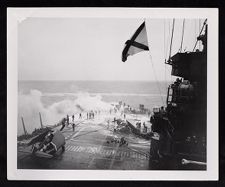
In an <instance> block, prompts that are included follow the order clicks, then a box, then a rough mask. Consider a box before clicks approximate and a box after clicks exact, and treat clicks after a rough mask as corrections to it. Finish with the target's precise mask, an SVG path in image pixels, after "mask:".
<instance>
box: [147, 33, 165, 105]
mask: <svg viewBox="0 0 225 187" xmlns="http://www.w3.org/2000/svg"><path fill="white" fill-rule="evenodd" d="M147 38H148V34H147ZM148 54H149V57H150V61H151V64H152V68H153V72H154V76H155V79H156V83H157V87H158V90H159V93H160V97H161V100H162V103H163V104H165V103H164V100H163V97H162V92H161V89H160V86H159V82H158V79H157V76H156V72H155V69H154V65H153V60H152V56H151V54H150V50H149V53H148Z"/></svg>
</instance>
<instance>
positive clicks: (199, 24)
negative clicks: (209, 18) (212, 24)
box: [198, 19, 201, 51]
mask: <svg viewBox="0 0 225 187" xmlns="http://www.w3.org/2000/svg"><path fill="white" fill-rule="evenodd" d="M200 29H201V19H198V32H199V33H200ZM200 48H201V43H200V42H198V49H199V51H200Z"/></svg>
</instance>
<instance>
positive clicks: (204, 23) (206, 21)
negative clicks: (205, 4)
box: [193, 19, 207, 51]
mask: <svg viewBox="0 0 225 187" xmlns="http://www.w3.org/2000/svg"><path fill="white" fill-rule="evenodd" d="M206 22H207V19H205V21H204V23H203V25H202V29H201V31H200V33H199V36H200V35H201V33H202V31H203V29H204V27H205V25H206ZM197 43H198V40H197V41H196V42H195V46H194V48H193V51H194V50H195V47H196V46H197Z"/></svg>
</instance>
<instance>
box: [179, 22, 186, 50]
mask: <svg viewBox="0 0 225 187" xmlns="http://www.w3.org/2000/svg"><path fill="white" fill-rule="evenodd" d="M184 25H185V19H184V20H183V29H182V38H181V44H180V50H179V51H180V52H181V51H182V46H183V39H184Z"/></svg>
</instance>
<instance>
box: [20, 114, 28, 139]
mask: <svg viewBox="0 0 225 187" xmlns="http://www.w3.org/2000/svg"><path fill="white" fill-rule="evenodd" d="M21 120H22V124H23V131H24V134H25V135H27V130H26V128H25V124H24V120H23V117H21Z"/></svg>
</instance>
